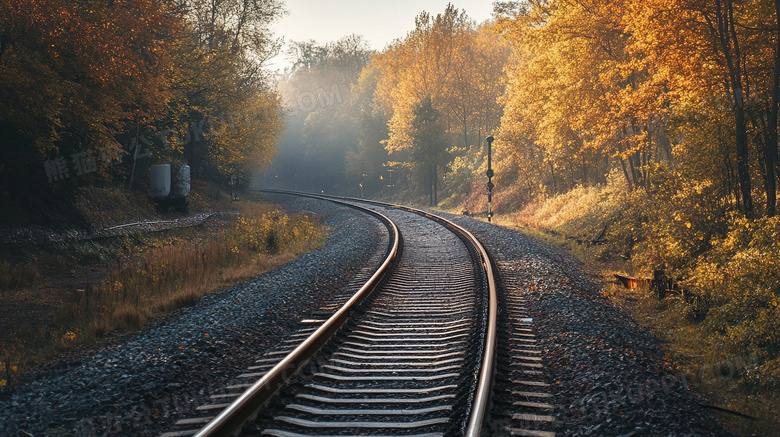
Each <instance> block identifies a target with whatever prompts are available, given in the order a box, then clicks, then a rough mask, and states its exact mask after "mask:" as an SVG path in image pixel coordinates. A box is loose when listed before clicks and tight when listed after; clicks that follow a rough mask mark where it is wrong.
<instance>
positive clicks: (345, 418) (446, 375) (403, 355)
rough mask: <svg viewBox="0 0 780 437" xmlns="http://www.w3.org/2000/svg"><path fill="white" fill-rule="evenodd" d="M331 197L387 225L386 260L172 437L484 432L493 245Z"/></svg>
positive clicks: (429, 221) (419, 216) (441, 224)
mask: <svg viewBox="0 0 780 437" xmlns="http://www.w3.org/2000/svg"><path fill="white" fill-rule="evenodd" d="M316 197H321V196H316ZM328 200H331V201H336V202H340V203H345V204H348V205H350V206H352V207H356V208H359V209H362V210H364V211H367V212H369V213H371V214H374V215H375V216H377V217H380V218H381V220H382V221H383V222H385V224H386V226H387V227H388V230H389V231H390V235H391V238H390V244H389V248H388V251H387V257H386V258H385V260H384V262H383V263H382V267H381V268H380V269H379V270H378V271H376V272H374V273H373V275H371V278H370V280H368V281H367V282H366V284H365V285H364V286H363V287H361V288H360V290H359V291H358V292H357V293H355V294H354V295H353V296H351V297H349V298H348V300H347V302H346V303H345V304H344V305H343V306H342V307H341V308H339V309H337V310H336V311H335V313H333V314H332V315H330V316H329V317H327V320H325V317H323V318H322V319H319V318H310V319H307V320H302V321H301V322H302V328H301V329H300V330H299V331H298V332H297V333H295V334H294V335H293V336H291V338H290V339H289V340H287V347H286V348H282V349H280V350H278V351H270V352H269V353H267V354H266V355H265V356H264V357H262V358H260V359H258V363H257V365H256V366H253V368H251V369H248V372H247V373H246V374H245V375H242V377H244V380H245V381H252V380H253V379H254V380H256V381H255V382H244V383H238V384H235V385H234V386H232V387H228V388H227V392H226V393H224V394H218V395H215V396H214V404H213V405H205V406H202V407H200V408H199V410H200V411H201V412H203V413H204V416H202V417H196V418H190V419H185V420H182V421H180V422H179V423H178V424H177V425H178V426H179V428H178V430H173V431H171V432H169V433H166V434H165V435H166V436H182V435H193V434H195V435H198V436H203V437H205V436H216V435H220V436H221V435H229V434H232V433H240V435H271V436H282V437H295V436H311V435H319V436H322V435H347V434H350V435H384V436H388V435H418V436H443V435H469V436H477V435H480V434H481V431H482V429H483V426H484V424H483V421H484V417H485V414H486V410H487V407H488V400H489V395H490V384H491V381H492V372H493V357H494V355H495V353H494V351H495V343H496V324H497V296H496V289H495V283H494V280H493V267H492V265H491V262H490V260H489V257H488V255H487V253H486V251H485V250H484V248H483V247H482V245H481V244H480V243H479V241H478V240H477V239H476V238H475V237H474V236H473V235H471V234H470V233H469V232H468V231H466V230H465V229H463V228H460V227H458V226H457V225H455V224H453V223H451V222H448V221H446V220H444V219H442V218H439V217H436V216H432V215H429V214H425V213H422V212H420V211H414V210H410V209H400V208H397V207H389V206H386V205H380V204H371V205H370V206H359V205H357V204H356V203H355V201H346V200H336V199H332V198H330V199H328ZM363 205H366V204H363ZM372 291H373V293H372ZM364 300H365V301H366V302H364V303H363V304H362V305H361V302H363V301H364ZM241 390H243V391H241ZM218 411H219V413H218V414H216V415H214V414H211V413H213V412H218ZM258 411H259V413H258ZM196 426H202V428H195V427H196Z"/></svg>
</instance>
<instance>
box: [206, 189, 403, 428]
mask: <svg viewBox="0 0 780 437" xmlns="http://www.w3.org/2000/svg"><path fill="white" fill-rule="evenodd" d="M287 194H289V193H287ZM296 194H297V195H303V194H301V193H296ZM304 196H306V197H313V198H323V197H322V196H314V195H304ZM326 200H329V201H331V202H336V203H341V204H344V205H347V206H350V207H352V208H357V209H361V210H364V211H366V212H368V213H370V214H372V215H374V216H377V217H379V218H380V219H381V220H382V221H384V222H385V223H386V224H388V226H389V227H390V233H391V234H392V235H391V244H392V247H391V249H390V253H389V254H388V256H387V258H385V261H384V262H383V263H382V265H381V266H380V267H379V269H378V270H377V271H376V272H375V273H374V275H373V276H371V279H369V280H368V282H366V284H365V285H363V287H361V288H360V290H358V292H357V293H355V294H354V295H353V296H352V297H351V298H350V299H349V301H347V302H346V303H345V304H344V305H343V306H342V307H341V308H340V309H339V310H338V311H337V312H336V313H335V314H333V315H332V316H331V317H330V318H329V319H328V320H327V321H325V322H324V323H323V324H322V325H321V326H320V327H319V328H317V330H316V331H314V333H312V334H311V335H310V336H309V337H308V338H306V340H304V341H303V343H301V344H300V345H299V346H298V347H296V348H295V349H294V350H293V351H292V352H290V353H289V354H288V355H287V356H285V357H284V358H283V359H282V361H280V362H279V363H278V364H277V365H276V366H274V367H273V368H272V369H271V370H269V371H268V372H267V373H266V374H265V375H264V376H263V377H262V378H260V379H259V380H258V381H257V382H255V383H254V384H253V385H252V386H251V387H250V388H248V389H247V390H246V391H245V392H244V393H243V394H241V396H239V397H238V398H237V399H236V400H235V401H233V403H231V404H230V406H228V407H227V408H225V409H224V410H222V412H221V413H220V414H219V415H217V417H215V418H214V419H212V420H211V421H210V422H209V423H208V424H206V426H204V427H203V428H201V429H200V431H198V433H197V434H195V435H196V436H197V437H215V436H220V437H221V436H228V435H232V434H233V433H235V432H236V431H238V430H239V429H240V427H241V426H242V425H243V424H244V422H246V421H247V420H249V419H250V418H251V417H252V416H254V415H255V414H256V413H257V411H258V410H259V409H260V408H261V407H262V406H263V405H264V404H265V403H266V402H268V401H269V400H270V399H271V397H273V395H274V394H276V392H277V391H279V389H281V388H282V387H283V386H284V385H285V384H286V383H287V382H288V381H289V380H290V379H291V378H292V377H293V376H294V375H295V374H296V373H298V371H299V370H300V369H301V368H303V366H305V365H306V363H308V361H309V360H310V359H311V358H312V357H313V356H314V355H315V354H316V353H317V352H318V351H319V350H320V348H321V347H322V346H323V345H324V344H325V343H326V342H327V341H328V340H329V339H330V338H331V337H332V336H333V334H335V333H336V332H337V331H338V330H339V328H341V326H342V325H343V324H344V323H345V322H346V321H347V320H348V318H349V315H350V312H351V311H352V310H353V309H354V308H355V307H356V306H357V305H358V304H359V303H360V302H362V301H363V300H364V299H365V298H366V297H367V296H368V295H369V294H370V293H371V291H372V290H373V289H374V288H375V287H376V286H377V285H378V284H379V282H380V281H381V279H382V277H383V276H384V274H385V272H386V271H387V269H388V267H389V266H390V263H392V261H393V260H394V259H395V257H396V255H397V253H398V245H399V240H400V234H399V232H398V228H397V227H396V225H395V223H393V222H392V221H391V220H390V219H388V218H387V217H385V216H384V215H382V214H380V213H378V212H376V211H372V210H370V209H367V208H363V207H360V206H357V205H352V204H350V203H347V202H342V201H338V200H334V199H326Z"/></svg>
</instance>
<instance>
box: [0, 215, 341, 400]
mask: <svg viewBox="0 0 780 437" xmlns="http://www.w3.org/2000/svg"><path fill="white" fill-rule="evenodd" d="M239 205H240V208H241V214H240V216H238V217H237V218H236V219H235V221H234V222H233V223H232V224H230V225H229V226H224V227H222V228H219V229H216V230H215V229H213V228H208V229H201V230H199V231H193V230H188V231H181V232H182V233H181V234H178V235H177V233H176V232H174V233H172V234H168V233H166V234H165V235H162V236H160V235H152V234H150V235H142V234H138V235H135V236H132V237H126V238H123V239H120V241H115V242H113V243H112V246H110V247H107V246H106V245H103V246H100V247H95V246H94V245H95V243H89V244H87V245H84V244H76V245H75V246H68V247H65V248H63V250H64V252H63V253H60V254H59V257H58V256H57V255H56V254H48V255H47V256H46V257H45V259H46V260H47V262H48V263H52V264H54V268H55V269H56V270H63V265H64V266H65V267H64V269H65V270H67V269H68V268H74V269H73V271H74V274H77V273H78V270H79V268H78V265H79V264H90V263H94V262H102V263H103V265H104V266H105V265H109V266H111V267H108V268H105V269H103V270H102V271H101V272H100V277H99V278H98V280H97V281H95V282H94V283H92V284H88V285H86V286H83V287H81V288H76V289H68V290H60V291H63V292H61V293H57V294H54V293H46V291H45V290H44V291H41V290H38V291H35V290H32V289H25V286H24V284H25V283H24V282H20V281H21V280H15V282H14V284H16V283H21V284H22V285H21V286H20V287H19V288H18V289H16V291H14V292H13V293H11V294H9V295H7V296H6V297H7V298H9V299H8V301H7V302H6V307H5V308H3V310H4V311H13V310H14V308H13V307H11V306H9V305H10V304H16V305H17V306H18V308H24V309H25V310H28V311H29V308H32V307H34V306H35V305H39V306H40V307H41V308H40V310H41V312H42V313H43V316H42V317H37V318H35V317H31V318H30V319H29V320H23V322H22V323H17V324H16V325H15V326H12V327H9V326H7V324H6V325H3V326H4V330H5V332H2V339H0V375H3V374H4V375H5V376H4V377H3V376H0V385H5V384H7V383H8V381H13V379H14V375H15V374H16V373H17V372H18V371H20V370H23V369H24V368H25V367H27V366H29V365H30V364H32V363H37V362H41V361H42V360H45V359H47V358H50V357H51V356H53V355H55V354H56V353H58V352H60V351H62V350H67V349H70V348H73V347H74V346H77V345H82V344H91V343H93V342H94V341H95V340H97V339H100V338H101V337H104V336H106V335H108V334H110V333H112V332H114V331H134V330H138V329H140V328H141V327H142V326H143V325H144V324H145V323H146V322H147V321H149V320H151V319H153V318H155V317H159V316H161V315H164V314H166V313H168V312H170V311H173V310H175V309H178V308H181V307H185V306H189V305H193V304H194V303H196V302H197V301H198V300H199V299H200V298H201V296H203V295H204V294H206V293H209V292H212V291H215V290H219V289H221V288H224V287H226V286H229V285H233V284H235V283H238V282H241V281H244V280H247V279H249V278H251V277H254V276H257V275H259V274H262V273H264V272H266V271H268V270H270V269H271V268H273V267H275V266H277V265H279V264H283V263H285V262H288V261H290V260H292V259H294V258H295V257H297V256H299V255H300V254H302V253H305V252H307V251H310V250H312V249H314V248H317V247H321V246H322V244H323V242H324V235H325V232H326V230H325V228H324V227H323V226H321V225H319V224H317V223H316V222H315V221H314V220H313V219H312V218H311V217H308V216H306V215H302V214H287V213H285V212H284V211H281V210H279V209H278V208H277V207H276V206H274V205H270V204H263V203H256V202H242V203H240V204H239ZM117 246H120V247H119V249H121V251H122V252H123V253H124V255H123V256H122V257H120V258H116V259H115V260H114V261H105V259H106V258H107V257H108V256H107V255H106V253H107V252H110V251H111V250H112V249H113V250H117ZM74 255H75V257H74ZM74 258H75V259H74ZM53 259H59V261H58V262H53ZM8 264H11V263H8ZM0 268H12V267H6V266H5V264H0ZM24 268H27V269H31V270H33V271H38V270H40V269H43V268H44V267H43V266H42V265H40V264H37V263H34V264H30V265H29V266H27V267H24ZM19 271H20V272H22V271H26V270H19ZM21 276H23V275H21V273H18V274H16V276H13V277H21ZM3 277H4V278H5V277H6V276H5V275H3ZM27 277H29V278H33V277H34V275H27V276H25V278H27ZM30 280H33V281H34V279H28V282H27V283H26V284H27V285H26V286H29V284H30V282H29V281H30ZM32 296H37V297H35V298H33V297H32Z"/></svg>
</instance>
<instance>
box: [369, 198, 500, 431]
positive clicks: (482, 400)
mask: <svg viewBox="0 0 780 437" xmlns="http://www.w3.org/2000/svg"><path fill="white" fill-rule="evenodd" d="M355 200H357V199H355ZM370 203H378V204H381V202H374V201H371V202H370ZM385 205H387V204H385ZM387 206H391V207H394V208H399V209H404V210H406V211H410V212H414V213H416V214H421V215H424V216H426V217H429V218H431V219H433V220H436V221H438V222H440V223H445V224H446V225H447V226H450V227H452V228H454V229H455V230H457V231H458V232H460V233H461V234H462V235H463V236H465V237H466V239H468V240H469V241H470V242H471V244H472V245H473V246H474V248H475V249H476V250H477V253H478V254H479V257H480V259H481V261H482V266H483V267H484V269H485V275H486V277H487V284H488V321H487V325H488V326H487V335H486V337H485V350H484V354H483V356H482V366H481V368H480V372H479V380H478V381H479V382H478V383H477V389H476V393H475V394H474V401H473V403H472V407H471V414H470V415H469V421H468V424H467V426H466V431H465V434H464V435H465V436H467V437H479V436H480V435H481V434H482V426H483V422H484V421H485V414H486V412H487V409H488V406H489V404H490V394H491V388H492V385H493V369H494V368H495V356H496V342H497V339H498V334H497V331H498V292H497V290H496V281H495V278H494V276H493V263H492V262H491V261H490V256H489V255H488V253H487V250H485V247H484V246H483V245H482V243H481V242H480V241H479V240H478V239H477V237H475V236H474V234H472V233H471V232H470V231H468V230H467V229H466V228H464V227H462V226H460V225H457V224H455V223H453V222H451V221H449V220H447V219H445V218H443V217H441V216H438V215H436V214H431V213H429V212H426V211H422V210H419V209H415V208H410V207H406V206H397V205H387Z"/></svg>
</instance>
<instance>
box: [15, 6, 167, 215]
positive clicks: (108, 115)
mask: <svg viewBox="0 0 780 437" xmlns="http://www.w3.org/2000/svg"><path fill="white" fill-rule="evenodd" d="M180 28H181V26H180V14H179V13H178V11H177V10H175V9H173V8H171V7H169V6H168V5H167V4H166V3H163V2H160V1H156V0H139V1H117V2H112V4H107V3H105V2H99V1H88V2H69V1H58V0H53V1H48V0H47V1H38V0H31V1H24V2H18V1H1V2H0V29H2V30H1V31H0V77H2V78H3V80H2V81H0V152H2V155H3V159H2V164H0V186H2V191H6V190H8V192H9V193H10V195H11V196H12V198H16V196H21V197H19V199H25V201H23V202H18V203H17V204H22V205H24V204H28V203H29V202H27V199H35V198H41V197H42V196H43V197H45V196H46V193H48V192H50V191H51V190H52V188H54V187H55V186H56V187H59V188H60V189H63V188H66V187H68V188H70V187H72V186H74V185H75V184H77V183H79V182H82V183H83V182H85V181H89V180H95V179H96V177H97V178H100V177H103V178H105V177H106V176H107V169H110V166H108V165H103V162H104V161H103V159H106V162H107V161H111V160H114V159H117V158H118V157H120V156H121V154H120V150H118V147H115V146H114V145H115V144H116V140H115V137H116V136H117V135H120V134H121V133H122V132H125V131H129V130H131V129H133V128H134V123H133V120H134V119H136V118H138V117H142V118H145V119H152V118H154V117H157V116H158V115H159V114H160V113H161V111H163V109H164V108H165V107H166V105H167V104H168V102H169V101H170V99H171V88H170V83H171V81H172V80H173V75H172V70H173V68H172V56H171V53H170V51H169V50H167V44H168V38H170V37H172V36H174V35H176V34H177V32H179V30H180ZM106 151H108V152H109V155H110V156H107V157H106V156H103V153H104V152H106ZM96 162H97V163H100V165H98V164H97V163H96ZM81 164H89V165H88V166H85V167H86V168H82V166H81ZM76 176H83V177H79V178H76ZM55 183H57V184H55ZM60 192H62V190H60Z"/></svg>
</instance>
